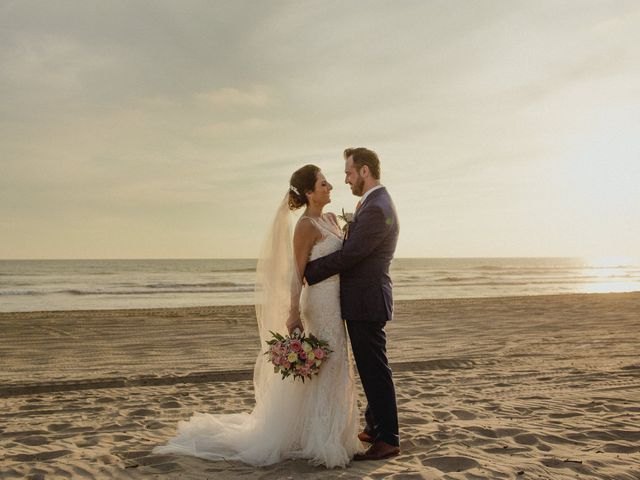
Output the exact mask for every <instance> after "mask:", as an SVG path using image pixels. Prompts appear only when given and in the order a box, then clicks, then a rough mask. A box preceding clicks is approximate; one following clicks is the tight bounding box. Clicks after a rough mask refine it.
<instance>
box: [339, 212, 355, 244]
mask: <svg viewBox="0 0 640 480" xmlns="http://www.w3.org/2000/svg"><path fill="white" fill-rule="evenodd" d="M338 218H339V219H340V220H342V221H343V222H344V225H343V226H342V232H343V233H344V238H345V240H346V239H347V238H348V237H349V225H351V223H352V222H353V213H350V212H345V211H344V208H343V209H342V215H338Z"/></svg>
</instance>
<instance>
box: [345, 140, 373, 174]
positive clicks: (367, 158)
mask: <svg viewBox="0 0 640 480" xmlns="http://www.w3.org/2000/svg"><path fill="white" fill-rule="evenodd" d="M351 156H353V164H354V165H355V166H356V168H357V169H358V170H360V168H362V167H363V166H364V165H366V166H367V167H369V171H370V172H371V175H372V176H373V178H375V179H376V180H380V159H379V158H378V154H377V153H376V152H374V151H373V150H369V149H368V148H364V147H358V148H347V149H346V150H345V151H344V159H345V160H346V159H347V158H349V157H351Z"/></svg>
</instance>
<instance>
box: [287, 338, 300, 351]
mask: <svg viewBox="0 0 640 480" xmlns="http://www.w3.org/2000/svg"><path fill="white" fill-rule="evenodd" d="M289 347H291V350H293V351H294V352H296V353H298V352H299V351H300V350H302V343H300V340H291V343H290V344H289Z"/></svg>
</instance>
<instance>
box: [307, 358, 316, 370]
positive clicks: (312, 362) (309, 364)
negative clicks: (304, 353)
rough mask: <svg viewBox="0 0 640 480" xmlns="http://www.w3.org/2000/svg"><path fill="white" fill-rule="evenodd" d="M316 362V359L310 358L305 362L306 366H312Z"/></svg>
mask: <svg viewBox="0 0 640 480" xmlns="http://www.w3.org/2000/svg"><path fill="white" fill-rule="evenodd" d="M314 363H316V361H315V360H309V359H307V363H306V364H305V366H306V367H309V368H311V365H313V364H314Z"/></svg>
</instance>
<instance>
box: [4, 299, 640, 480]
mask: <svg viewBox="0 0 640 480" xmlns="http://www.w3.org/2000/svg"><path fill="white" fill-rule="evenodd" d="M0 331H1V332H2V335H1V336H0V359H1V364H2V368H1V369H0V406H1V409H0V415H1V416H2V422H0V447H1V448H0V455H1V457H0V478H2V479H5V478H34V479H35V478H96V479H102V478H161V479H169V478H182V479H204V478H216V479H217V478H222V479H225V478H238V477H240V476H242V477H243V478H247V479H276V478H300V477H303V478H311V479H313V478H318V479H319V478H372V479H381V478H427V479H431V478H433V479H436V478H447V479H468V480H471V479H483V478H488V479H507V478H509V479H513V478H523V479H526V478H536V479H540V478H542V479H547V478H548V479H576V478H580V479H616V480H623V479H638V478H640V357H639V356H638V345H640V293H620V294H583V295H557V296H532V297H509V298H485V299H447V300H416V301H405V302H398V303H397V308H396V317H395V319H394V320H393V321H392V322H391V323H389V324H388V327H387V334H388V339H389V352H388V353H389V357H390V360H391V362H392V366H393V369H394V375H395V380H396V389H397V396H398V406H399V415H400V434H401V447H402V454H401V455H400V456H398V457H396V458H394V459H392V460H390V461H386V462H359V463H352V464H351V465H350V466H349V468H347V469H344V470H329V471H327V470H326V469H323V468H318V467H312V466H310V465H308V464H307V463H306V462H305V461H302V460H299V461H287V462H283V463H281V464H277V465H273V466H270V467H265V468H254V467H250V466H246V465H243V464H240V463H234V462H210V461H205V460H200V459H196V458H190V457H179V456H173V455H153V454H151V450H152V448H153V447H154V446H156V445H158V444H162V443H164V442H165V441H166V440H167V439H168V438H169V437H171V436H172V435H173V434H174V432H175V427H176V424H177V422H178V421H179V420H181V419H187V418H188V417H189V416H190V415H191V414H192V413H193V412H195V411H198V412H210V413H222V412H229V413H231V412H240V411H248V410H250V409H251V407H252V404H253V391H252V383H251V373H252V372H251V368H252V366H253V363H254V360H255V355H256V354H257V352H258V348H259V345H258V339H257V331H256V327H255V319H254V313H253V308H252V307H245V306H230V307H193V308H176V309H139V310H94V311H68V312H62V311H58V312H29V313H0ZM360 400H361V406H362V407H363V406H364V397H363V394H362V391H361V389H360Z"/></svg>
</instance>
